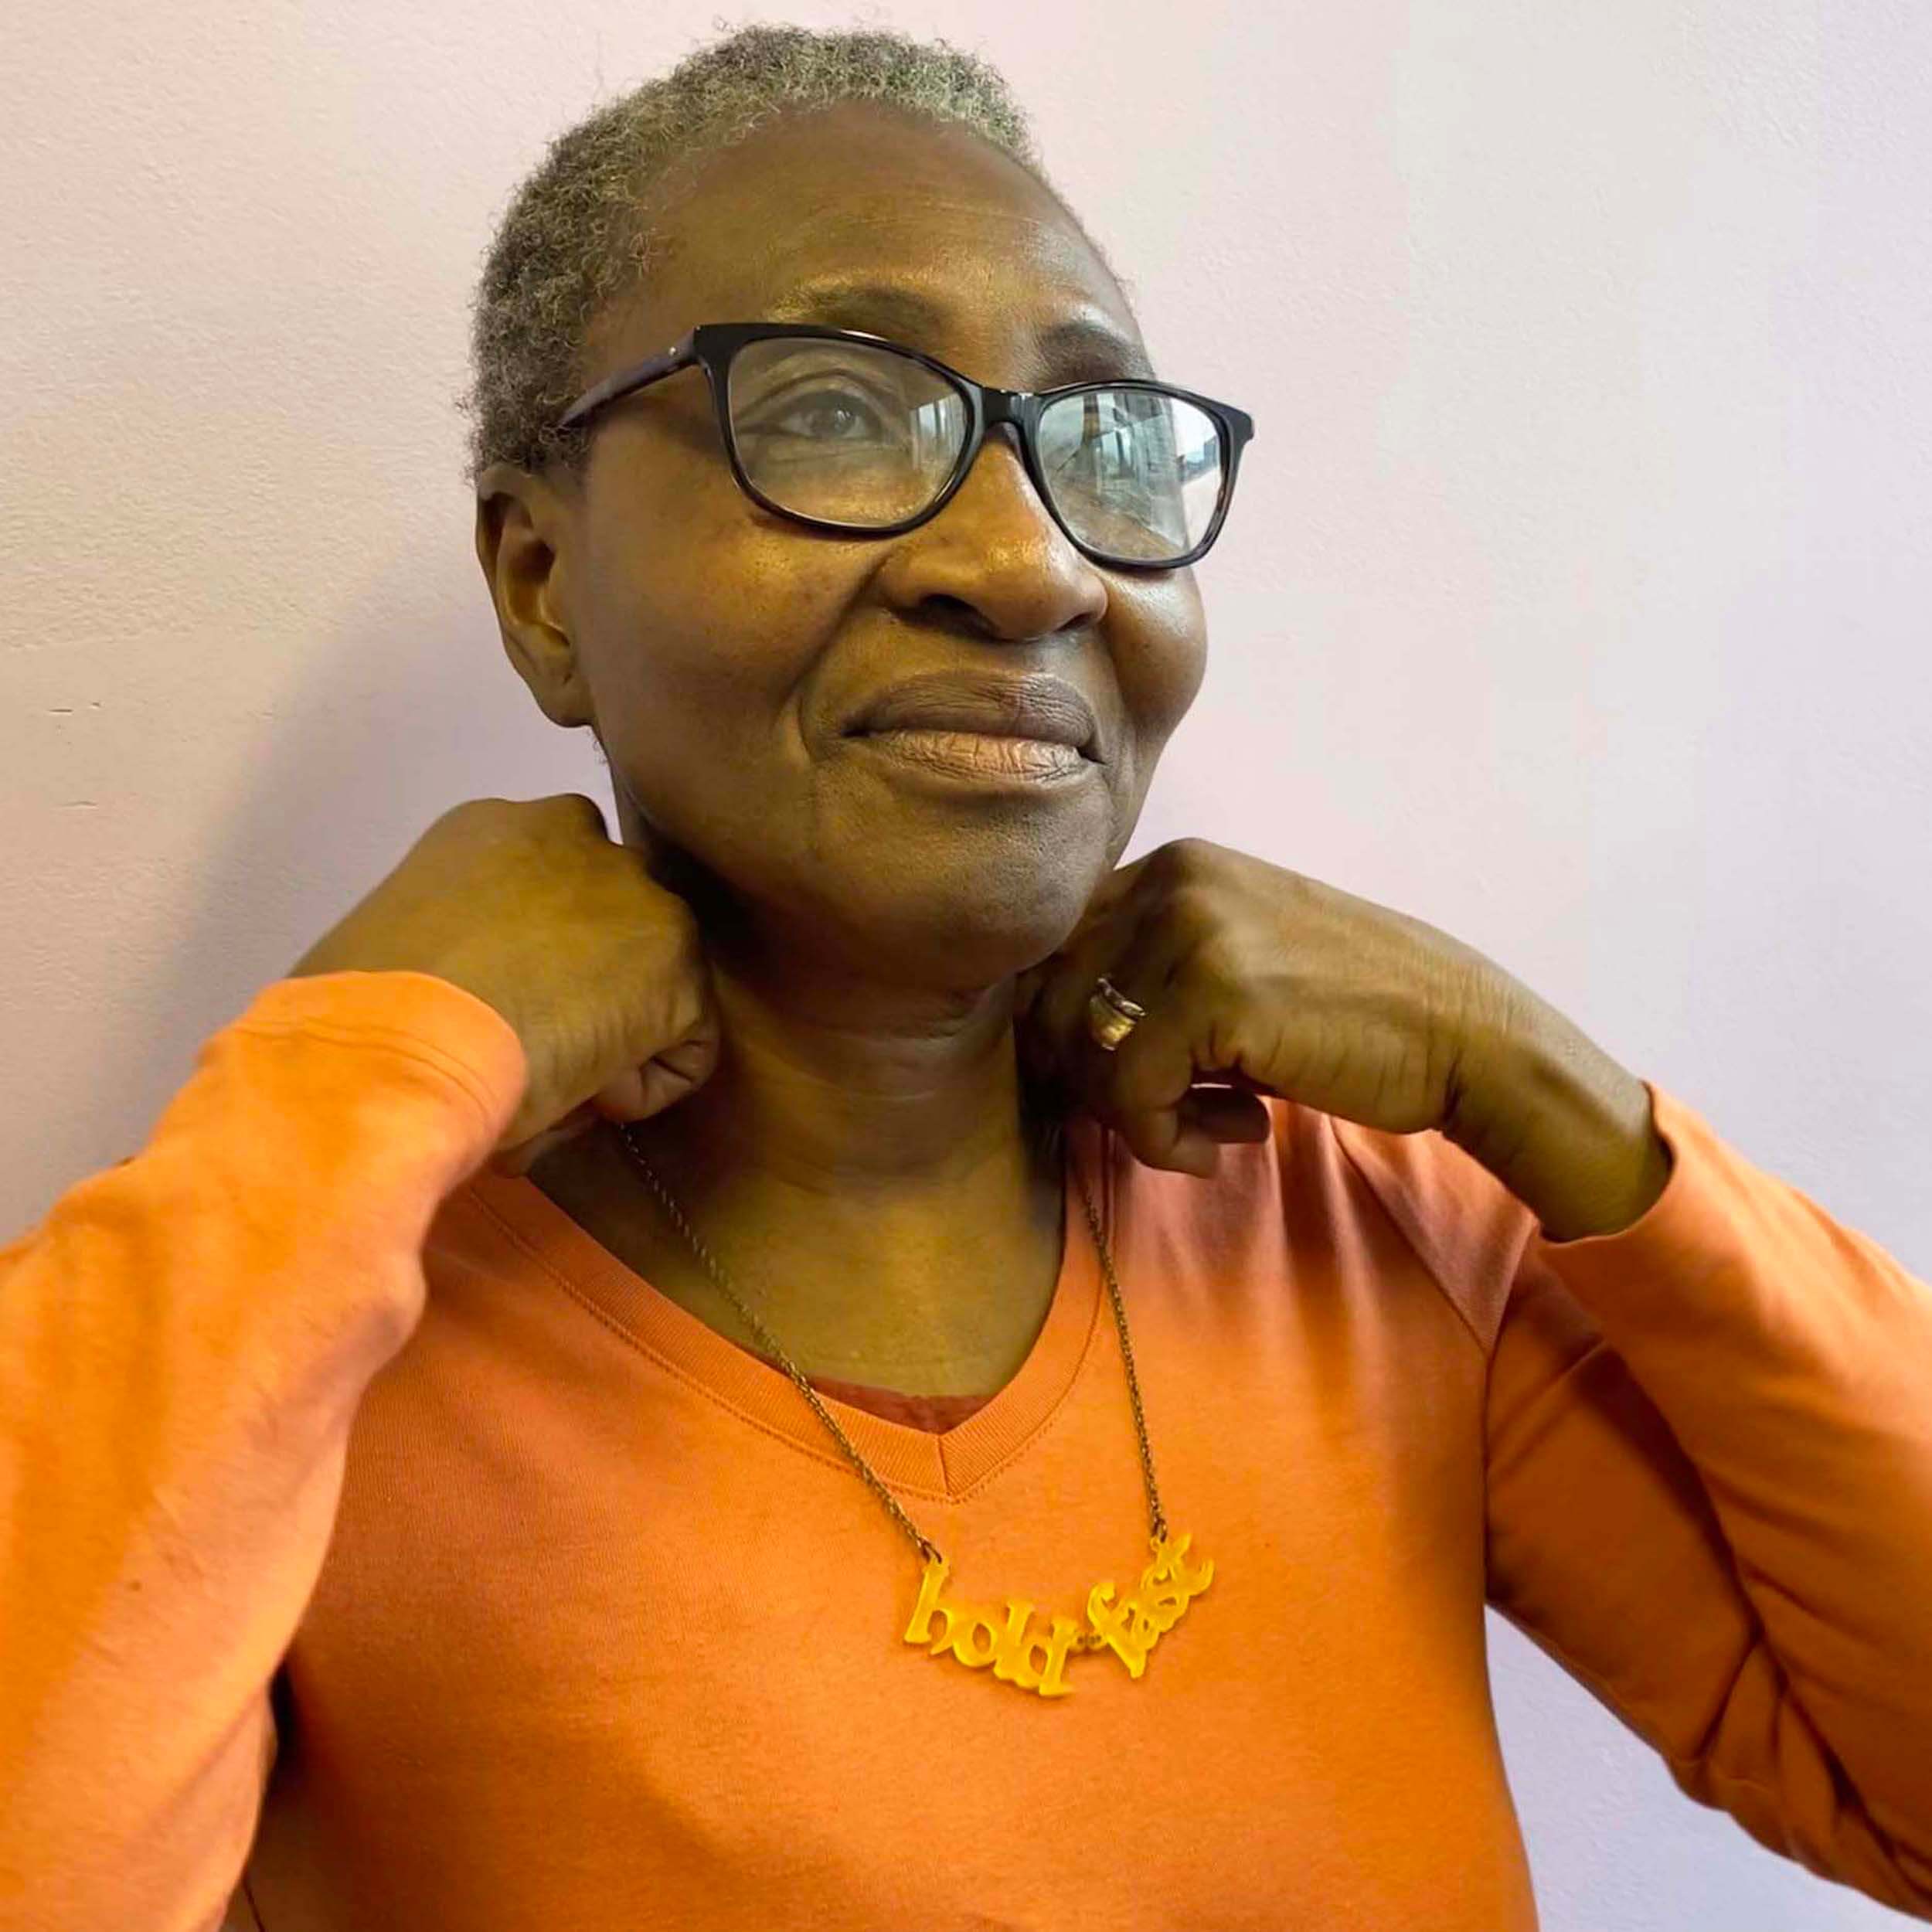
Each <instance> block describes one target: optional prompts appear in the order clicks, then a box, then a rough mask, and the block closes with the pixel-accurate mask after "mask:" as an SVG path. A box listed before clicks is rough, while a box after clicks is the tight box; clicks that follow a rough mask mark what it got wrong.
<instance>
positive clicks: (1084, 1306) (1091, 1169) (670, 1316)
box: [464, 1114, 1129, 1500]
mask: <svg viewBox="0 0 1932 1932" xmlns="http://www.w3.org/2000/svg"><path fill="white" fill-rule="evenodd" d="M1064 1143H1065V1158H1066V1162H1067V1163H1068V1166H1067V1170H1066V1188H1065V1189H1064V1192H1065V1197H1066V1199H1065V1220H1064V1223H1063V1243H1062V1247H1061V1255H1060V1278H1059V1280H1058V1281H1056V1284H1054V1289H1053V1299H1052V1301H1050V1302H1049V1304H1048V1306H1047V1311H1046V1321H1044V1323H1043V1325H1042V1326H1041V1328H1040V1332H1039V1334H1038V1335H1036V1337H1035V1338H1034V1340H1033V1346H1032V1349H1031V1350H1030V1351H1029V1353H1028V1355H1027V1356H1026V1360H1025V1361H1024V1362H1022V1363H1021V1364H1020V1366H1019V1369H1018V1371H1017V1372H1015V1374H1014V1376H1013V1377H1012V1379H1011V1380H1010V1381H1009V1382H1008V1383H1006V1385H1005V1387H1003V1388H1002V1389H1000V1390H999V1391H998V1393H997V1394H995V1396H992V1399H991V1400H989V1401H988V1402H987V1403H985V1406H983V1407H981V1408H980V1409H979V1410H976V1411H975V1413H973V1414H971V1415H970V1416H968V1417H967V1418H966V1419H965V1420H964V1421H963V1422H961V1423H958V1424H957V1426H956V1427H953V1428H951V1429H947V1430H943V1431H941V1432H939V1433H937V1434H936V1433H934V1432H933V1431H932V1430H924V1429H916V1428H913V1427H911V1426H910V1424H908V1423H900V1422H892V1421H889V1420H886V1417H883V1416H877V1415H874V1414H872V1413H871V1412H870V1411H869V1410H865V1409H859V1408H855V1407H854V1406H853V1405H852V1403H848V1402H842V1401H840V1400H838V1398H837V1397H835V1396H830V1395H827V1394H825V1393H823V1392H822V1391H821V1392H819V1400H821V1401H822V1402H823V1403H825V1406H826V1408H827V1410H828V1411H829V1413H831V1414H832V1416H833V1417H835V1419H836V1420H837V1421H838V1426H839V1427H840V1428H842V1430H845V1434H847V1435H848V1436H849V1437H851V1439H852V1444H853V1446H854V1447H855V1448H856V1449H857V1450H858V1451H859V1454H861V1455H862V1457H864V1458H865V1459H866V1462H867V1463H868V1464H870V1465H871V1467H872V1468H873V1469H874V1470H875V1471H876V1472H877V1473H878V1475H879V1477H880V1478H881V1479H882V1480H883V1481H886V1482H889V1483H891V1484H893V1485H895V1486H896V1487H900V1488H906V1489H908V1490H912V1491H915V1492H920V1491H923V1492H925V1493H927V1494H928V1495H933V1496H935V1497H940V1498H946V1499H947V1500H957V1498H961V1497H962V1496H964V1495H965V1494H966V1493H967V1492H969V1491H971V1489H972V1488H975V1486H976V1485H978V1484H979V1483H981V1482H982V1481H985V1479H986V1478H988V1476H990V1475H992V1474H993V1473H994V1472H995V1471H997V1470H998V1469H999V1468H1001V1467H1002V1465H1003V1464H1005V1463H1006V1462H1008V1461H1009V1460H1011V1458H1012V1457H1013V1456H1014V1455H1015V1454H1017V1453H1018V1452H1019V1451H1020V1450H1021V1449H1022V1448H1023V1447H1025V1446H1026V1444H1027V1442H1028V1441H1029V1440H1030V1439H1031V1438H1032V1437H1033V1436H1034V1435H1035V1434H1036V1433H1037V1432H1038V1431H1039V1429H1040V1428H1041V1427H1043V1425H1044V1424H1045V1423H1046V1421H1047V1420H1048V1419H1049V1417H1051V1416H1052V1415H1053V1413H1054V1411H1055V1410H1056V1409H1057V1408H1058V1407H1059V1406H1060V1403H1062V1402H1063V1400H1065V1399H1066V1395H1067V1393H1068V1392H1069V1391H1070V1389H1072V1387H1073V1383H1074V1380H1075V1379H1076V1378H1077V1376H1078V1375H1079V1373H1080V1369H1081V1367H1082V1365H1083V1363H1084V1362H1086V1360H1087V1356H1088V1355H1089V1354H1090V1352H1092V1349H1093V1343H1094V1336H1095V1334H1096V1333H1097V1330H1098V1328H1099V1325H1100V1315H1101V1312H1102V1310H1103V1308H1105V1307H1106V1302H1107V1297H1106V1294H1105V1292H1104V1287H1103V1285H1102V1277H1101V1274H1100V1257H1099V1253H1098V1252H1097V1250H1096V1249H1095V1247H1094V1233H1093V1230H1092V1229H1091V1228H1090V1226H1088V1225H1087V1212H1086V1209H1084V1208H1083V1206H1081V1204H1080V1189H1078V1187H1077V1186H1076V1185H1074V1184H1073V1173H1074V1172H1075V1164H1077V1172H1079V1173H1080V1175H1082V1176H1083V1178H1084V1179H1085V1180H1086V1182H1087V1189H1088V1192H1090V1194H1091V1195H1092V1196H1093V1199H1094V1211H1095V1212H1096V1213H1097V1214H1098V1215H1099V1216H1100V1226H1102V1228H1103V1229H1104V1230H1105V1232H1106V1235H1107V1245H1108V1248H1109V1250H1110V1251H1111V1253H1113V1255H1114V1271H1115V1273H1116V1274H1121V1276H1122V1283H1121V1288H1122V1292H1123V1294H1125V1293H1128V1291H1129V1284H1128V1281H1127V1280H1126V1278H1125V1274H1124V1268H1123V1266H1122V1264H1121V1259H1120V1253H1119V1248H1118V1246H1117V1241H1116V1238H1115V1233H1114V1230H1115V1226H1116V1223H1117V1218H1118V1217H1117V1214H1116V1212H1115V1206H1116V1192H1117V1189H1116V1178H1117V1162H1118V1160H1119V1158H1120V1156H1119V1155H1118V1154H1117V1153H1116V1152H1114V1151H1113V1137H1112V1136H1111V1135H1108V1134H1106V1133H1105V1132H1104V1130H1103V1129H1102V1128H1101V1127H1100V1124H1099V1123H1098V1122H1097V1121H1095V1120H1094V1118H1093V1117H1091V1116H1090V1115H1088V1114H1071V1115H1070V1116H1069V1117H1068V1118H1067V1120H1066V1128H1065V1134H1064ZM464 1192H468V1193H469V1194H470V1195H471V1196H472V1197H473V1198H474V1200H475V1201H476V1202H478V1205H479V1206H481V1207H482V1208H483V1209H485V1210H486V1212H487V1213H488V1215H489V1216H491V1217H492V1219H495V1220H496V1221H497V1222H498V1223H499V1224H500V1225H501V1226H503V1227H505V1229H506V1230H507V1231H508V1232H509V1233H510V1234H511V1235H512V1236H514V1237H515V1240H516V1241H517V1243H519V1245H520V1246H522V1247H525V1248H526V1249H528V1250H529V1251H530V1252H531V1253H532V1254H533V1255H534V1256H535V1257H536V1258H537V1260H539V1262H540V1263H541V1264H543V1267H545V1268H546V1269H548V1270H549V1271H550V1272H551V1273H552V1274H554V1275H557V1276H560V1277H563V1279H564V1280H565V1281H567V1282H569V1283H570V1285H571V1287H573V1288H574V1289H575V1290H577V1292H578V1293H580V1294H582V1295H583V1296H584V1297H585V1298H586V1299H587V1300H588V1301H590V1302H592V1303H594V1304H595V1305H596V1307H597V1308H598V1309H599V1310H600V1311H601V1312H602V1313H603V1314H604V1315H605V1316H606V1317H607V1318H608V1319H609V1320H610V1321H612V1322H614V1324H615V1325H617V1328H620V1329H621V1331H622V1332H624V1333H625V1334H626V1335H629V1336H630V1337H631V1338H632V1339H633V1340H634V1342H637V1343H638V1345H639V1346H640V1347H641V1348H642V1349H644V1350H645V1352H647V1353H648V1354H649V1355H652V1356H653V1357H655V1359H657V1360H658V1361H659V1362H662V1364H663V1365H664V1366H665V1367H667V1368H668V1369H670V1370H671V1371H672V1372H673V1373H674V1374H676V1375H679V1376H682V1377H683V1378H684V1379H686V1380H688V1381H690V1382H693V1383H696V1384H697V1385H698V1386H699V1387H701V1388H702V1389H705V1390H706V1392H707V1393H709V1394H710V1395H712V1396H715V1397H716V1399H717V1400H719V1402H721V1403H723V1404H724V1406H726V1408H728V1409H730V1410H733V1412H735V1413H736V1414H737V1415H739V1416H740V1417H743V1419H744V1420H746V1421H747V1422H748V1423H751V1424H752V1425H753V1427H757V1428H758V1429H760V1430H764V1432H765V1433H767V1434H775V1435H777V1436H778V1437H781V1438H782V1439H783V1440H787V1441H789V1442H791V1443H792V1444H794V1445H795V1446H796V1447H798V1448H800V1449H801V1450H804V1451H806V1452H807V1453H808V1454H813V1455H816V1456H821V1457H823V1458H826V1459H828V1460H829V1461H835V1462H837V1463H838V1464H839V1465H840V1466H841V1467H842V1468H848V1469H849V1468H851V1467H852V1464H851V1462H850V1461H849V1459H848V1458H847V1457H846V1455H845V1451H843V1450H842V1448H841V1447H839V1444H838V1438H837V1437H835V1436H834V1435H833V1434H832V1432H831V1430H828V1428H826V1427H825V1424H824V1423H822V1422H821V1420H819V1419H818V1416H817V1415H816V1414H815V1413H814V1412H813V1410H812V1407H811V1404H810V1403H808V1402H807V1401H806V1400H805V1399H804V1396H803V1395H801V1393H799V1390H798V1386H797V1384H795V1383H794V1382H793V1381H792V1379H791V1377H790V1376H788V1375H787V1374H786V1373H785V1372H784V1370H783V1369H778V1368H775V1367H774V1366H772V1365H771V1364H770V1363H769V1362H764V1361H761V1360H760V1359H758V1357H757V1356H756V1355H752V1354H750V1353H749V1352H747V1351H746V1350H745V1349H741V1348H740V1347H739V1346H737V1345H736V1343H734V1342H729V1341H727V1340H726V1338H725V1337H724V1336H723V1335H719V1333H718V1332H716V1329H713V1328H707V1327H706V1325H705V1324H704V1323H703V1322H702V1321H699V1319H698V1318H697V1317H696V1315H692V1313H691V1312H690V1311H689V1309H687V1308H684V1307H682V1305H681V1304H679V1303H678V1302H675V1301H672V1299H671V1298H670V1297H669V1296H668V1295H667V1294H665V1293H663V1291H662V1290H660V1289H658V1288H656V1287H653V1286H652V1285H651V1283H649V1282H648V1281H646V1280H645V1278H644V1277H643V1276H642V1275H641V1274H638V1272H637V1271H636V1270H634V1269H633V1268H631V1267H628V1266H627V1265H626V1264H624V1262H623V1261H621V1260H619V1259H618V1258H617V1256H616V1255H614V1253H611V1250H609V1249H608V1248H607V1247H604V1244H603V1243H601V1242H600V1241H599V1240H597V1238H596V1237H595V1236H593V1235H592V1234H591V1233H590V1232H589V1230H587V1229H586V1228H584V1227H583V1226H581V1225H580V1223H577V1222H576V1221H574V1220H573V1219H571V1218H570V1216H569V1215H567V1214H566V1213H564V1211H563V1209H562V1208H560V1207H559V1206H557V1204H556V1202H554V1201H553V1200H552V1199H550V1197H549V1196H548V1195H547V1194H546V1193H545V1192H543V1189H541V1188H539V1186H538V1185H536V1182H534V1181H532V1180H531V1179H529V1178H528V1177H527V1176H526V1175H508V1174H499V1173H498V1172H496V1171H495V1169H493V1168H490V1167H488V1166H487V1165H486V1166H485V1167H483V1168H479V1169H478V1171H477V1172H476V1173H474V1175H471V1178H470V1179H469V1180H468V1182H466V1183H465V1186H464ZM1111 1312H1112V1311H1111V1308H1108V1309H1107V1313H1108V1314H1109V1315H1111ZM778 1339H779V1340H780V1341H781V1342H783V1341H784V1336H783V1335H782V1334H781V1335H779V1336H778Z"/></svg>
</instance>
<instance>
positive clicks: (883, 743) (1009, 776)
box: [857, 730, 1097, 783]
mask: <svg viewBox="0 0 1932 1932" xmlns="http://www.w3.org/2000/svg"><path fill="white" fill-rule="evenodd" d="M857 736H858V740H859V743H862V744H868V745H870V746H872V747H873V748H874V749H875V750H878V751H881V752H883V753H886V755H887V756H889V757H893V758H896V759H900V760H904V761H905V762H906V763H907V764H913V765H919V766H923V767H925V768H926V769H927V770H930V771H934V772H938V773H944V774H947V775H948V776H954V777H965V778H981V779H994V780H1005V781H1009V782H1010V781H1012V780H1015V779H1019V780H1023V781H1033V782H1035V783H1037V782H1039V781H1042V780H1045V781H1049V782H1050V781H1062V780H1065V779H1066V778H1068V777H1073V776H1077V774H1080V773H1081V772H1083V771H1090V770H1096V769H1097V767H1096V766H1095V765H1094V761H1093V760H1091V759H1090V758H1087V757H1083V756H1082V755H1081V753H1080V749H1079V747H1077V746H1074V745H1063V744H1056V743H1052V742H1051V741H1049V740H1047V739H1045V738H1009V737H1002V736H995V734H993V733H989V732H980V731H934V730H890V731H868V732H862V733H859V734H857Z"/></svg>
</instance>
